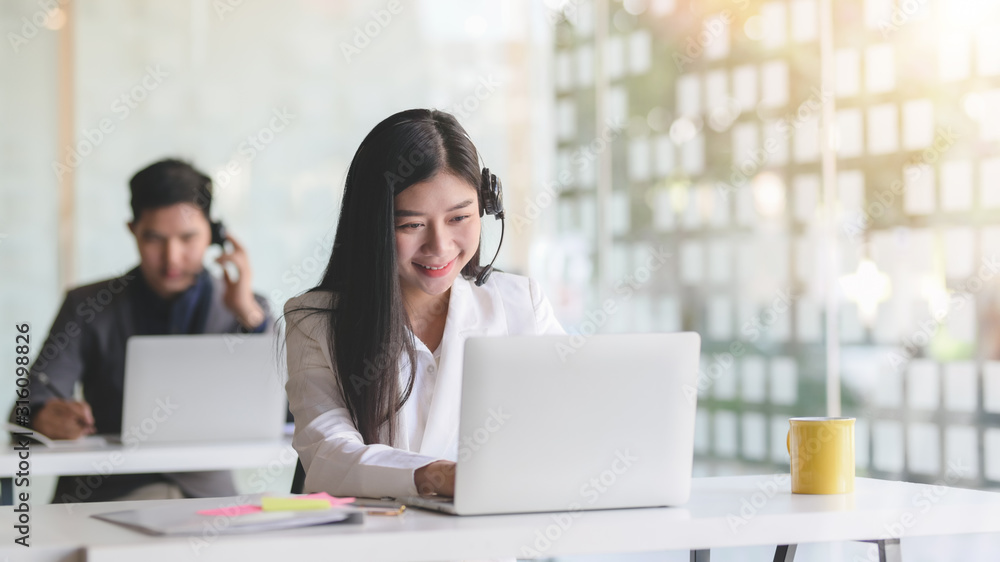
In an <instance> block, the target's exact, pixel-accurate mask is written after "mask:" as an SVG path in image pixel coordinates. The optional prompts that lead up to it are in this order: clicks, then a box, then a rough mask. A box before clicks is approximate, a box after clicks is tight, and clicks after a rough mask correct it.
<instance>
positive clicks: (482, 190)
mask: <svg viewBox="0 0 1000 562" xmlns="http://www.w3.org/2000/svg"><path fill="white" fill-rule="evenodd" d="M484 215H492V216H494V217H496V219H497V220H499V221H500V243H499V244H497V252H496V253H495V254H493V259H492V260H490V264H489V265H487V266H486V267H484V268H483V269H482V270H481V271H480V272H479V275H477V276H476V286H477V287H481V286H482V285H483V284H484V283H486V281H488V280H489V278H490V274H492V273H493V263H494V262H496V261H497V256H499V255H500V247H501V246H503V231H504V224H505V222H504V213H503V185H502V184H501V183H500V178H498V177H496V176H495V175H493V174H491V173H490V169H489V168H483V177H482V180H481V181H480V182H479V216H480V217H482V216H484Z"/></svg>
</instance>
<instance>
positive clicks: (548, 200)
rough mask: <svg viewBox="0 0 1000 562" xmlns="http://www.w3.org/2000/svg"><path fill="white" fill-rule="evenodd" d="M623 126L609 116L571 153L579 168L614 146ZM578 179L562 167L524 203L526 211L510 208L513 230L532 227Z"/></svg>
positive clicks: (574, 164) (571, 162)
mask: <svg viewBox="0 0 1000 562" xmlns="http://www.w3.org/2000/svg"><path fill="white" fill-rule="evenodd" d="M624 129H625V121H624V119H620V118H619V119H617V120H615V119H609V120H608V122H607V124H606V125H605V127H604V128H603V129H602V130H601V134H600V135H598V136H597V137H595V138H594V139H593V140H592V141H590V142H589V143H587V145H586V146H583V147H580V148H577V149H576V150H574V151H573V152H572V153H570V157H569V160H570V164H572V165H573V166H574V167H575V168H576V169H577V170H579V169H583V168H585V167H586V166H588V165H590V163H592V162H593V161H594V159H596V158H597V157H598V156H599V155H600V154H601V153H603V152H604V151H605V150H607V149H608V148H609V147H610V146H611V143H613V142H614V141H616V140H618V137H620V136H621V134H622V131H623V130H624ZM576 179H577V176H576V174H574V173H573V172H571V171H570V170H562V171H561V172H559V174H558V175H557V176H556V179H555V180H552V181H548V182H546V183H545V184H544V185H543V186H542V190H541V191H539V192H538V193H537V194H535V196H534V198H532V200H531V201H529V202H528V203H527V205H525V207H524V211H523V212H521V213H513V212H509V211H508V216H509V218H510V220H511V223H512V224H513V225H514V230H515V231H516V232H517V233H518V234H521V233H522V232H524V230H525V229H527V228H529V227H530V226H531V225H532V224H533V223H534V222H535V221H536V220H538V218H539V217H540V216H542V212H543V211H545V210H546V209H548V208H549V207H551V206H552V204H553V203H554V202H556V201H558V200H559V193H560V192H562V190H563V189H565V188H566V187H568V186H569V185H570V184H572V183H573V182H574V181H576Z"/></svg>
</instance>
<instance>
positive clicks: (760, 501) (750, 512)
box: [726, 474, 791, 535]
mask: <svg viewBox="0 0 1000 562" xmlns="http://www.w3.org/2000/svg"><path fill="white" fill-rule="evenodd" d="M789 486H791V475H790V474H775V475H774V476H771V477H770V478H768V479H767V480H762V481H758V482H757V483H756V484H755V487H756V488H757V490H756V491H755V492H754V493H752V494H750V496H749V497H742V498H740V507H739V509H738V510H737V511H735V512H732V511H731V512H729V513H727V514H726V524H727V525H729V531H730V532H731V533H733V534H734V535H735V534H737V533H739V531H740V529H741V528H742V527H745V526H746V525H747V523H749V522H750V520H751V519H753V518H754V516H756V515H757V513H758V512H759V511H760V510H761V509H764V506H765V505H767V502H769V501H771V498H773V497H774V496H775V495H777V493H778V492H779V491H781V490H785V489H788V487H789Z"/></svg>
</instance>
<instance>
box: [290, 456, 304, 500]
mask: <svg viewBox="0 0 1000 562" xmlns="http://www.w3.org/2000/svg"><path fill="white" fill-rule="evenodd" d="M305 486H306V469H305V468H302V461H301V460H297V461H295V476H292V490H291V492H292V493H293V494H301V493H302V489H303V488H305Z"/></svg>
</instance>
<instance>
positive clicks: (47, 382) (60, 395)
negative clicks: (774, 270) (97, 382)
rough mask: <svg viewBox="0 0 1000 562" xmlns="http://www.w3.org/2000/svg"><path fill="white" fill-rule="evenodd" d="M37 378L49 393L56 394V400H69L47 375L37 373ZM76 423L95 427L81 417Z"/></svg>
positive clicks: (81, 425)
mask: <svg viewBox="0 0 1000 562" xmlns="http://www.w3.org/2000/svg"><path fill="white" fill-rule="evenodd" d="M35 377H37V378H38V382H40V383H42V385H43V386H45V388H47V389H49V392H51V393H52V394H54V395H55V397H56V398H58V399H60V400H67V401H68V400H69V398H67V397H66V395H65V394H63V393H62V392H60V390H59V389H58V388H56V385H54V384H52V379H50V378H49V376H48V375H46V374H45V373H43V372H41V371H38V372H37V373H35ZM76 423H78V424H79V425H80V427H84V428H87V427H90V428H93V425H91V424H90V423H87V420H85V419H83V418H80V417H78V418H76Z"/></svg>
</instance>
